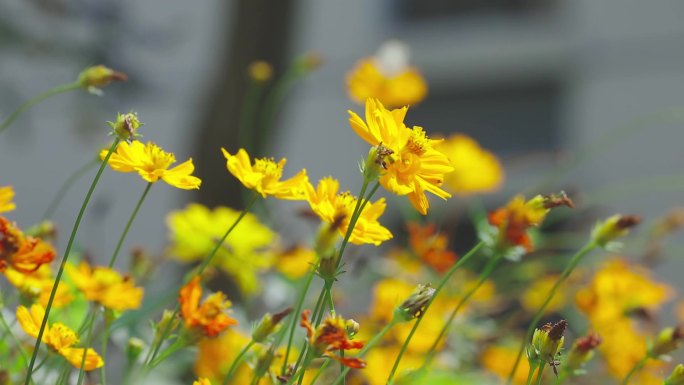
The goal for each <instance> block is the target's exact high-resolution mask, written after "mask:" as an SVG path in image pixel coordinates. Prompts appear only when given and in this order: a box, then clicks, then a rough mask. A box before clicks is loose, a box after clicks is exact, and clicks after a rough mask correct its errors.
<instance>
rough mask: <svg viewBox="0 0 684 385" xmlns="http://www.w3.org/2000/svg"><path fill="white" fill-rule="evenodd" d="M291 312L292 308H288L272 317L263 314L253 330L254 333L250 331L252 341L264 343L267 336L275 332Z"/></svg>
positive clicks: (268, 314)
mask: <svg viewBox="0 0 684 385" xmlns="http://www.w3.org/2000/svg"><path fill="white" fill-rule="evenodd" d="M291 312H292V308H290V307H288V308H287V309H285V310H283V311H281V312H279V313H276V314H273V315H272V314H270V313H266V314H264V316H263V317H262V318H261V320H260V321H259V323H258V324H257V326H256V328H254V331H252V339H253V340H254V341H256V342H264V340H266V338H268V336H270V335H271V334H273V333H274V332H275V331H276V329H277V328H278V324H280V321H282V320H283V318H285V317H287V315H288V314H290V313H291Z"/></svg>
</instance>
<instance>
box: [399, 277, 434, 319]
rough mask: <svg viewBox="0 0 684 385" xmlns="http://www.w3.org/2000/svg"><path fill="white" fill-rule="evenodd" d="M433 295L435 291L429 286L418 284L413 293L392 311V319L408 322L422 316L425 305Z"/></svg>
mask: <svg viewBox="0 0 684 385" xmlns="http://www.w3.org/2000/svg"><path fill="white" fill-rule="evenodd" d="M434 295H435V289H434V288H433V287H432V286H430V285H429V284H427V285H423V284H419V285H418V286H416V288H415V289H414V290H413V293H411V295H410V296H409V297H408V298H407V299H406V300H405V301H404V302H402V303H401V305H399V306H398V307H397V308H396V309H395V310H394V317H395V318H396V319H398V320H399V321H400V322H408V321H410V320H412V319H414V318H418V317H420V316H421V315H422V314H423V309H424V308H425V305H427V303H428V302H430V300H431V299H432V297H433V296H434Z"/></svg>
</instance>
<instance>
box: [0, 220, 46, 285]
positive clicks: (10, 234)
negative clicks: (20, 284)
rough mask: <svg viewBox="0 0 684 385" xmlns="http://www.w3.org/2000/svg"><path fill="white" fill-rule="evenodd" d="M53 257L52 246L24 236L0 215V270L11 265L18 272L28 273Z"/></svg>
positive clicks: (14, 225)
mask: <svg viewBox="0 0 684 385" xmlns="http://www.w3.org/2000/svg"><path fill="white" fill-rule="evenodd" d="M54 258H55V250H54V249H53V248H52V246H50V245H49V244H47V243H45V242H43V241H42V240H40V239H38V238H34V237H28V236H25V235H24V233H23V232H22V231H21V230H20V229H19V228H18V227H17V226H16V224H14V223H12V222H10V221H8V220H7V219H6V218H5V217H0V271H4V270H5V269H6V268H7V266H12V267H13V268H14V269H15V270H17V271H19V272H22V273H30V272H33V271H36V270H37V269H38V268H39V267H40V265H42V264H44V263H50V262H52V260H53V259H54Z"/></svg>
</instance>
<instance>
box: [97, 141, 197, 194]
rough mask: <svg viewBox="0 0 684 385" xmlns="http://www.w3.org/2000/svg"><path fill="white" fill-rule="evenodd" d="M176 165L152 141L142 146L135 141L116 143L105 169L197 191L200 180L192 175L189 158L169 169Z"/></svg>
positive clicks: (166, 153) (104, 153)
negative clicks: (130, 173) (136, 174)
mask: <svg viewBox="0 0 684 385" xmlns="http://www.w3.org/2000/svg"><path fill="white" fill-rule="evenodd" d="M106 155H107V150H103V151H102V152H100V159H104V158H105V156H106ZM175 162H176V157H175V156H174V155H173V154H172V153H170V152H165V151H164V150H162V149H161V148H160V147H158V146H157V145H156V144H154V143H152V142H148V143H147V144H142V143H141V142H139V141H137V140H136V141H133V142H131V144H128V143H127V142H122V143H120V144H119V145H118V146H117V148H116V151H115V152H114V153H113V154H112V156H111V157H110V158H109V166H110V167H111V168H112V169H114V170H116V171H119V172H137V173H138V174H139V175H140V177H141V178H143V179H144V180H146V181H147V182H150V183H154V182H157V181H158V180H160V179H161V180H163V181H164V182H166V183H168V184H170V185H171V186H173V187H177V188H180V189H184V190H191V189H198V188H199V186H200V184H201V183H202V181H201V180H200V179H199V178H197V177H195V176H192V173H193V171H195V166H194V165H193V164H192V159H188V160H186V161H185V162H183V163H181V164H179V165H178V166H176V167H174V168H171V169H169V167H170V166H171V165H172V164H173V163H175Z"/></svg>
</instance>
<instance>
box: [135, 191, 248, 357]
mask: <svg viewBox="0 0 684 385" xmlns="http://www.w3.org/2000/svg"><path fill="white" fill-rule="evenodd" d="M258 197H259V196H258V195H256V194H255V195H254V198H252V200H251V201H250V202H249V203H248V204H247V206H246V207H245V209H244V210H242V212H241V213H240V215H239V216H238V217H237V218H236V219H235V222H233V224H232V225H230V227H229V228H228V230H226V232H225V234H223V236H222V237H221V239H219V240H218V241H217V242H216V245H215V246H214V248H213V249H212V250H211V252H210V253H209V255H208V256H207V257H206V258H205V259H204V261H203V262H202V263H201V264H200V266H199V268H198V269H197V272H196V273H195V274H194V276H198V275H201V274H202V273H203V272H204V270H205V269H206V268H207V267H208V266H209V264H210V263H211V261H212V260H213V258H214V256H216V253H218V251H219V250H220V249H221V247H222V246H223V242H225V241H226V238H228V236H229V235H230V233H231V232H233V230H234V229H235V227H237V225H238V224H239V223H240V221H242V218H244V217H245V215H247V213H248V212H249V209H250V208H251V207H252V205H254V202H256V201H257V198H258ZM191 279H192V277H189V278H188V279H187V280H186V281H187V282H189V281H190V280H191ZM179 311H180V305H179V304H178V303H176V307H175V308H174V310H173V314H172V315H171V319H175V318H176V316H178V312H179ZM172 324H173V322H168V323H167V325H166V327H165V328H164V330H163V331H162V333H161V334H160V335H159V339H158V340H157V341H155V346H154V347H153V348H151V349H150V352H152V354H149V353H148V359H146V360H145V362H146V363H145V366H148V365H150V364H151V363H152V362H153V361H154V359H155V358H156V357H157V354H159V349H160V348H161V346H162V344H163V343H164V340H165V339H166V337H167V336H168V334H169V333H170V332H171V325H172Z"/></svg>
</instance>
